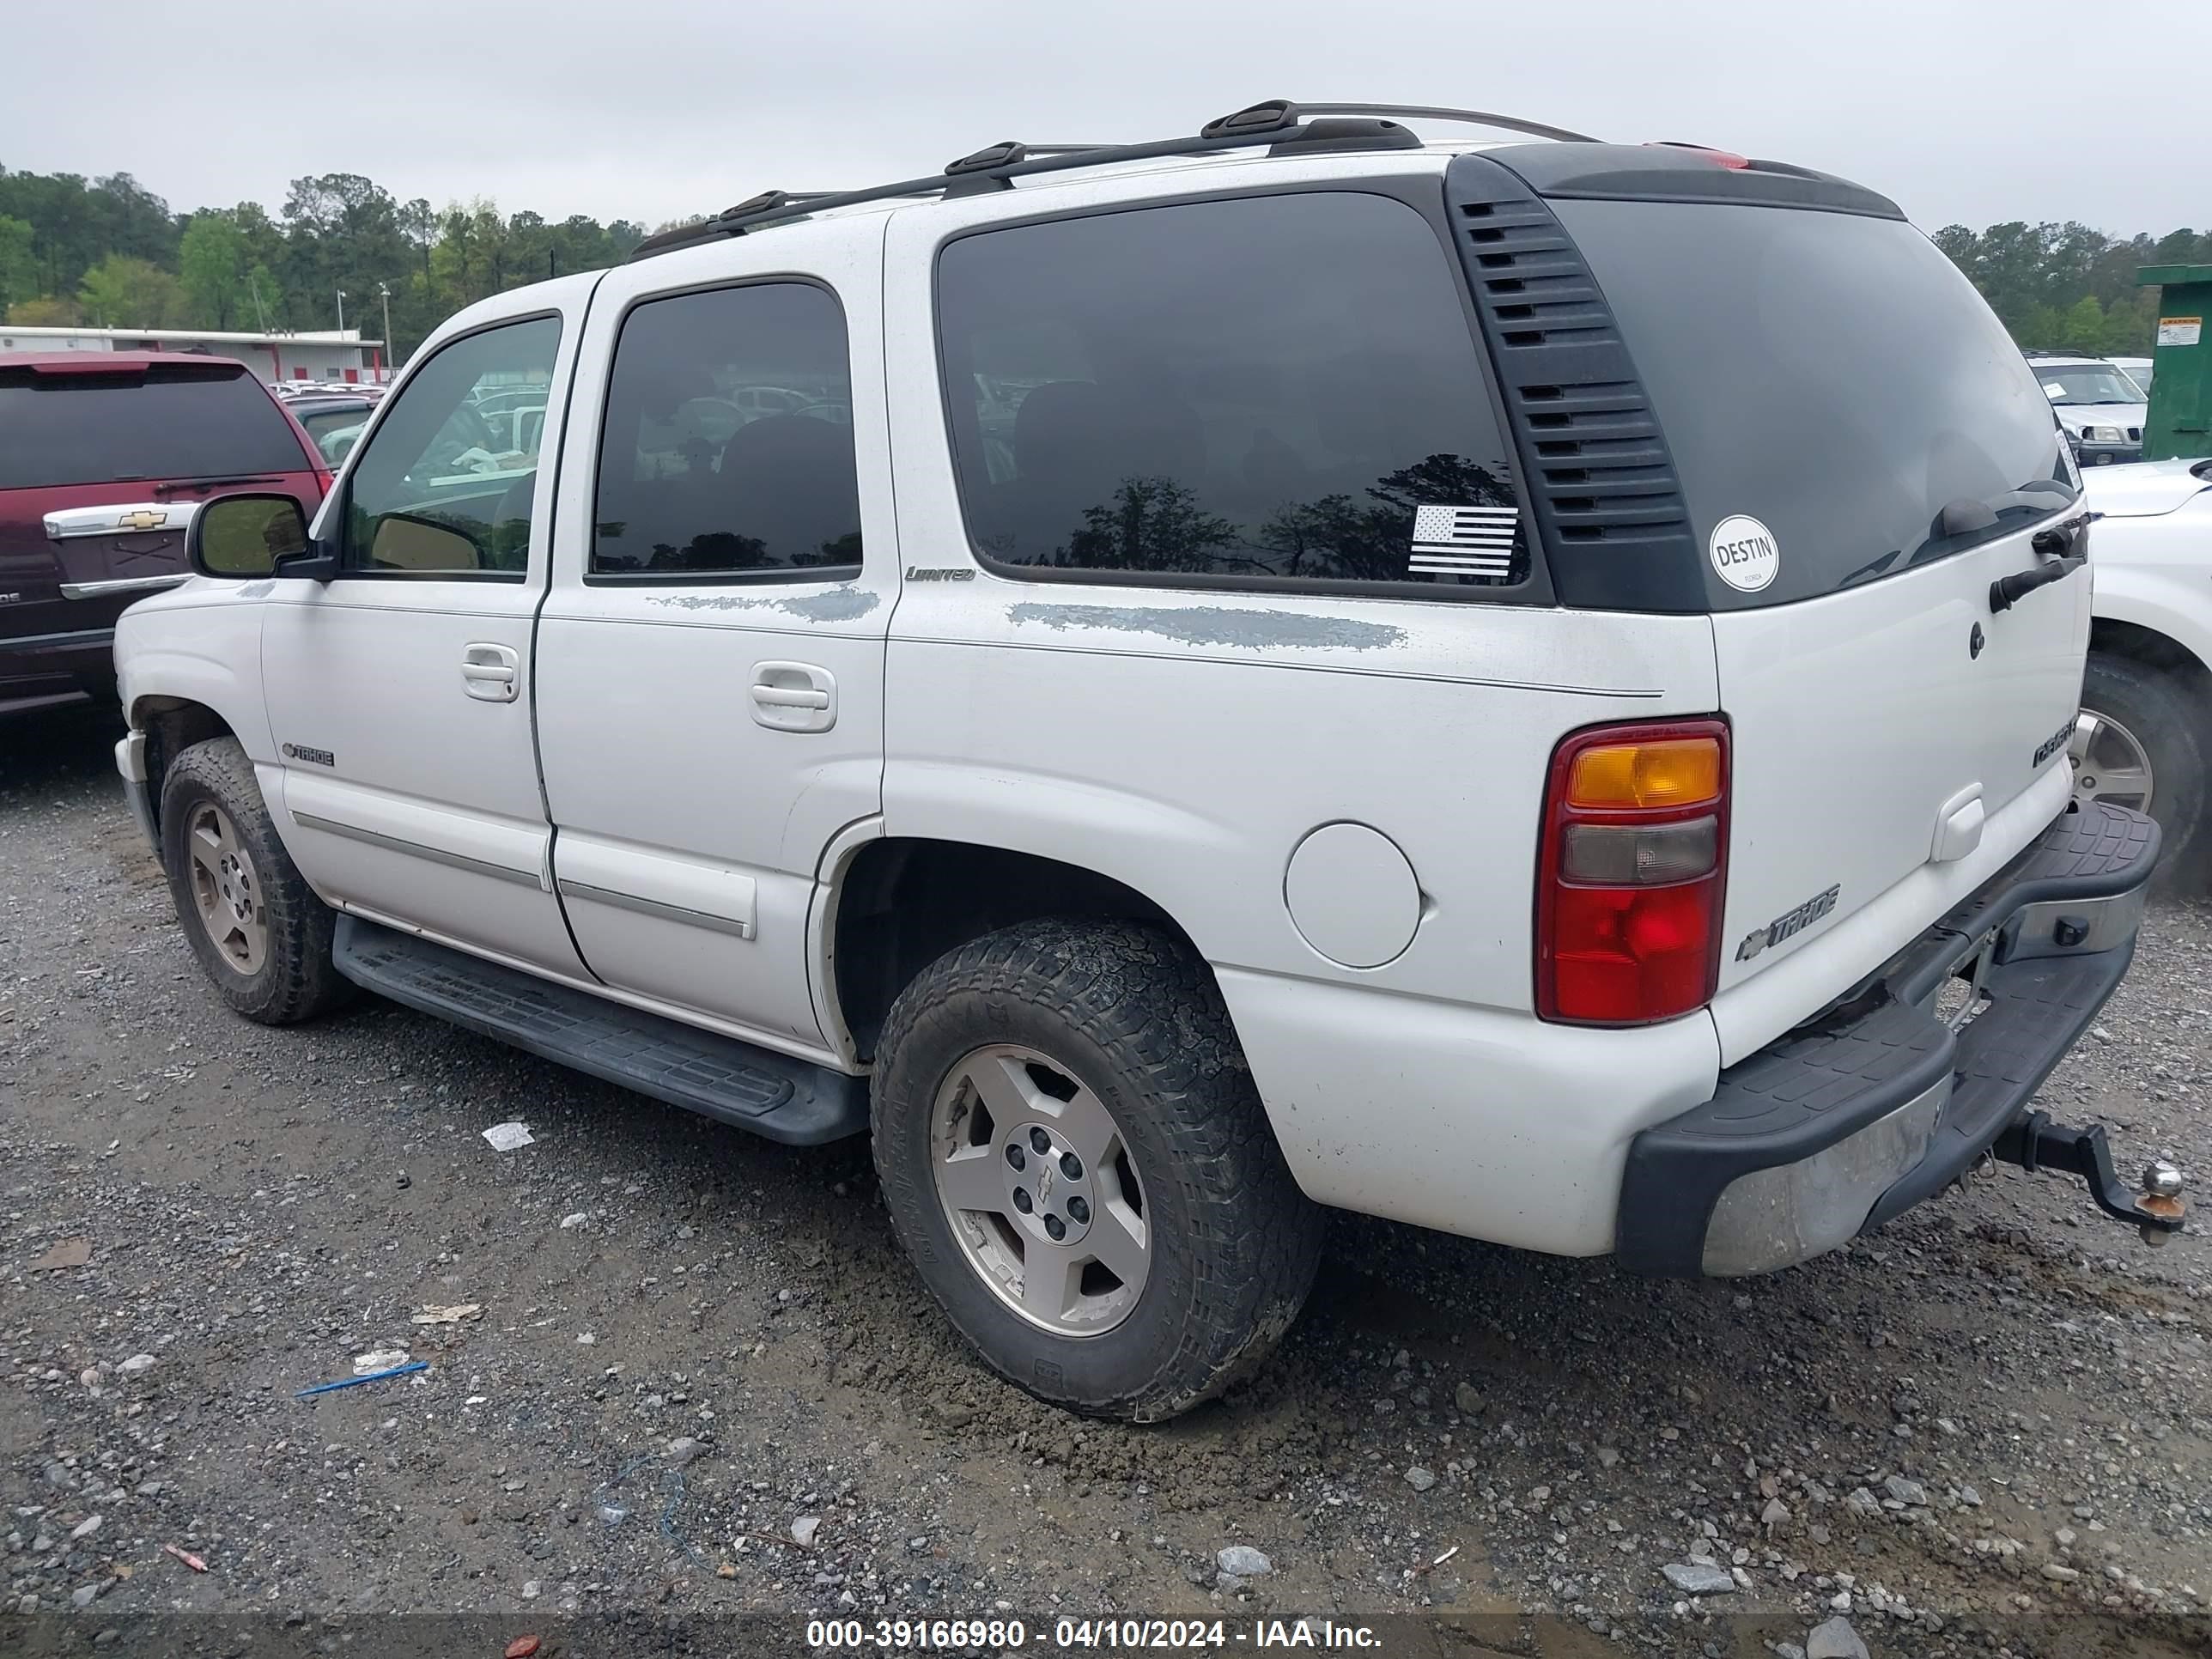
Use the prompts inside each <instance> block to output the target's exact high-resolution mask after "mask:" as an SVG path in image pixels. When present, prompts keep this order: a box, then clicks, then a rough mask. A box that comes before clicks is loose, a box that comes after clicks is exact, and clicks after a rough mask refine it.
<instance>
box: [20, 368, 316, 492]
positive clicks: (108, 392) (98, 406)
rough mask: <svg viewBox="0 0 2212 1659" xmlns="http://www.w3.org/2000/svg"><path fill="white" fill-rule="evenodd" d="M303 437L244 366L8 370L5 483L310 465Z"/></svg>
mask: <svg viewBox="0 0 2212 1659" xmlns="http://www.w3.org/2000/svg"><path fill="white" fill-rule="evenodd" d="M309 465H310V463H309V461H308V459H307V455H306V453H304V452H303V451H302V450H301V447H300V440H299V438H298V437H297V435H295V434H294V432H293V430H292V428H291V427H290V426H289V425H288V424H287V423H286V422H285V420H284V416H283V414H282V413H281V412H279V411H278V410H277V408H276V404H275V403H274V402H272V401H271V400H270V396H269V394H268V392H265V391H264V390H263V389H262V386H261V384H260V382H259V381H258V380H255V379H254V378H253V377H252V375H251V374H246V372H245V371H244V370H242V369H237V368H213V367H210V368H205V369H203V368H197V367H192V366H189V365H180V366H177V367H171V366H168V365H166V364H165V365H161V366H158V367H155V368H149V369H148V370H146V371H145V373H144V374H143V376H142V375H140V374H136V373H132V374H33V373H32V372H31V371H30V370H29V369H27V368H0V489H40V488H44V487H46V486H48V485H52V484H76V483H121V482H126V481H134V480H137V479H141V478H143V479H148V480H156V481H158V480H167V479H179V478H235V477H263V476H273V475H275V474H278V473H286V472H304V471H307V468H308V466H309Z"/></svg>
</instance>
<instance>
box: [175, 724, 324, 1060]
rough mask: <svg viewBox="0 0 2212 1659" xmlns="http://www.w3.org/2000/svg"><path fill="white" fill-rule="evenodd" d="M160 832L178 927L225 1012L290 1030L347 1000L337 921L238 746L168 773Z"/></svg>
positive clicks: (212, 742) (203, 753) (192, 753)
mask: <svg viewBox="0 0 2212 1659" xmlns="http://www.w3.org/2000/svg"><path fill="white" fill-rule="evenodd" d="M161 863H162V866H164V868H166V869H167V872H168V875H169V891H170V893H171V895H172V896H173V897H174V899H175V900H176V905H177V920H178V921H179V922H180V923H182V924H183V926H184V929H185V938H186V939H189V940H190V941H191V947H192V954H193V955H194V956H197V957H198V958H199V959H200V966H201V967H202V968H204V969H206V970H207V975H208V977H209V978H210V980H212V981H215V987H216V991H217V992H219V993H220V994H222V1000H224V1001H225V1002H227V1003H228V1004H229V1005H230V1006H232V1007H233V1008H234V1009H235V1010H236V1011H237V1012H240V1013H241V1014H243V1015H245V1016H246V1018H248V1019H251V1020H255V1021H258V1022H259V1023H260V1024H264V1025H290V1024H295V1023H296V1022H298V1021H300V1020H303V1019H312V1018H313V1017H314V1016H315V1015H317V1014H319V1013H321V1012H324V1011H325V1009H328V1008H331V1007H334V1006H337V1004H338V1003H340V1002H342V1001H343V1000H345V999H346V996H347V994H349V991H350V989H351V987H350V986H349V984H348V982H347V981H345V980H344V979H343V977H342V976H341V975H339V973H338V970H337V967H336V966H335V965H334V964H333V963H332V961H331V932H332V929H333V928H334V927H336V926H337V915H336V914H335V913H334V912H333V911H332V910H331V908H330V907H329V906H328V905H326V904H325V903H324V902H322V901H321V900H320V899H319V898H317V897H316V896H315V895H314V893H313V890H311V889H310V888H309V887H308V885H307V881H306V880H305V878H302V877H301V874H300V872H299V868H298V866H295V864H294V863H293V862H292V855H291V854H289V853H288V852H286V851H285V850H284V843H283V842H282V841H280V840H279V839H278V838H277V835H276V824H275V823H272V822H271V821H270V817H269V808H268V806H267V805H266V804H265V803H264V801H263V800H262V799H261V787H260V785H259V784H258V783H256V782H255V781H254V777H253V763H252V762H251V761H249V760H248V759H246V750H244V749H243V748H241V747H240V744H239V742H238V739H237V738H209V739H208V740H207V741H206V742H204V743H196V744H193V745H192V746H191V748H189V749H187V750H184V752H183V753H181V754H179V756H178V757H176V759H175V760H173V761H172V762H171V763H169V769H168V772H167V775H165V776H164V777H163V778H162V780H161Z"/></svg>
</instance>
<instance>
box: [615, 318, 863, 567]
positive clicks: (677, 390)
mask: <svg viewBox="0 0 2212 1659" xmlns="http://www.w3.org/2000/svg"><path fill="white" fill-rule="evenodd" d="M852 400H853V390H852V371H851V368H850V366H849V363H848V358H847V354H846V343H845V318H844V313H842V311H841V310H840V309H839V307H838V305H837V301H836V298H835V297H834V296H833V295H831V294H830V293H829V290H828V289H823V288H818V287H817V286H815V285H814V284H813V283H795V282H784V283H751V284H748V285H746V286H744V287H742V288H724V289H709V290H707V291H705V292H702V293H696V294H682V295H673V296H671V297H670V298H668V299H665V300H652V301H647V302H646V303H644V304H642V305H640V306H638V307H636V308H635V309H634V310H633V311H631V313H629V316H628V317H627V318H626V319H623V326H622V336H621V337H620V339H619V340H618V341H617V343H616V345H615V359H614V372H613V376H612V379H611V381H610V383H609V385H608V388H607V415H606V427H605V432H604V433H603V434H602V435H601V438H600V444H599V497H598V506H597V509H596V511H595V512H594V513H593V518H594V520H596V523H595V526H594V534H593V536H592V563H591V574H592V575H593V576H595V577H598V578H601V579H615V580H620V579H623V578H625V577H627V578H631V579H639V580H666V579H668V578H670V577H671V576H674V577H697V576H744V575H749V574H766V575H770V576H773V575H776V574H788V573H795V572H799V571H805V573H806V574H808V576H810V577H811V578H814V579H817V580H818V579H821V578H823V577H835V576H839V575H848V574H853V573H854V572H856V571H857V570H858V569H859V568H860V491H859V487H858V484H857V483H856V481H855V477H854V465H853V402H852Z"/></svg>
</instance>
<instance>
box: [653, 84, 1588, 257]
mask: <svg viewBox="0 0 2212 1659" xmlns="http://www.w3.org/2000/svg"><path fill="white" fill-rule="evenodd" d="M1395 118H1405V119H1407V120H1430V121H1459V122H1465V123H1468V124H1470V125H1477V126H1486V127H1495V128H1497V129H1498V130H1499V131H1504V132H1525V133H1528V134H1529V135H1531V136H1532V137H1539V138H1557V139H1562V140H1565V141H1567V142H1570V143H1596V142H1597V141H1596V140H1595V139H1593V138H1591V137H1589V134H1587V133H1582V132H1575V131H1570V130H1569V129H1567V128H1565V127H1554V126H1547V125H1544V124H1543V123H1541V122H1538V121H1524V120H1522V119H1520V118H1518V117H1516V116H1510V115H1495V114H1492V113H1490V112H1486V111H1483V110H1472V109H1447V108H1443V107H1438V106H1430V105H1425V104H1295V103H1292V102H1291V100H1289V99H1287V98H1275V99H1270V100H1267V101H1266V102H1264V103H1259V104H1253V105H1250V106H1248V107H1246V108H1244V109H1240V110H1237V111H1236V112H1233V113H1231V114H1228V115H1225V116H1222V117H1220V118H1218V119H1217V120H1212V121H1209V122H1207V123H1206V125H1204V126H1203V127H1201V128H1200V129H1199V131H1198V134H1197V136H1196V137H1188V138H1162V139H1156V140H1154V141H1152V142H1151V143H1140V144H1024V143H1020V142H1018V141H1017V140H1013V139H1008V140H1006V142H1004V143H996V144H987V145H986V146H985V147H984V148H982V149H979V150H976V151H975V152H973V153H972V154H970V155H963V156H961V157H959V158H958V159H957V160H956V161H951V162H948V163H947V164H946V165H945V170H944V171H943V172H942V173H935V174H933V175H931V176H930V177H927V178H922V179H900V180H899V181H898V182H896V183H895V184H889V185H871V186H869V187H868V188H866V189H865V190H848V191H781V190H768V191H762V192H761V193H760V194H759V195H757V196H753V197H747V198H746V199H745V200H744V201H742V202H739V203H738V204H736V205H735V206H734V207H728V208H725V209H724V210H722V211H721V212H720V213H719V214H717V215H715V216H714V217H713V218H711V219H702V220H700V221H698V222H696V223H693V224H689V225H677V226H674V227H671V228H669V229H667V230H664V231H662V232H661V233H660V234H658V235H656V236H648V237H647V238H646V240H643V241H642V242H640V243H639V244H638V245H637V246H636V248H635V250H633V251H632V252H631V254H630V256H629V257H630V258H631V259H632V260H634V261H635V260H638V259H649V258H652V257H653V255H655V254H657V253H666V252H671V250H673V249H676V248H679V247H689V246H691V245H692V244H693V243H695V242H704V241H709V240H713V239H714V238H715V237H718V236H743V235H746V234H749V233H750V232H752V231H756V230H759V229H762V228H764V227H766V226H769V225H772V224H777V223H781V222H785V221H787V220H793V219H803V218H805V217H806V216H808V215H810V214H814V213H819V212H822V211H823V210H826V209H829V208H842V207H854V206H857V205H859V204H861V203H864V202H882V201H890V200H894V199H896V198H897V197H902V196H938V197H956V196H965V195H969V194H974V193H977V192H981V191H998V190H1011V189H1012V188H1013V181H1014V180H1015V179H1022V178H1029V177H1030V176H1032V175H1034V174H1036V173H1061V172H1066V171H1067V170H1068V169H1070V168H1073V167H1109V166H1112V165H1114V164H1115V163H1116V162H1122V161H1152V160H1154V159H1158V158H1163V157H1166V156H1171V155H1203V154H1206V153H1207V152H1209V151H1212V150H1218V149H1253V148H1255V147H1257V146H1260V145H1263V144H1264V145H1266V146H1267V147H1268V148H1269V149H1270V152H1271V153H1274V154H1281V153H1284V152H1285V151H1288V152H1291V153H1296V152H1297V151H1299V150H1301V149H1303V150H1306V151H1309V152H1310V151H1314V150H1327V149H1407V148H1415V147H1418V146H1419V143H1420V140H1419V138H1417V137H1414V136H1413V134H1412V133H1411V132H1410V131H1407V129H1406V128H1404V127H1403V126H1401V125H1399V122H1398V120H1396V119H1395Z"/></svg>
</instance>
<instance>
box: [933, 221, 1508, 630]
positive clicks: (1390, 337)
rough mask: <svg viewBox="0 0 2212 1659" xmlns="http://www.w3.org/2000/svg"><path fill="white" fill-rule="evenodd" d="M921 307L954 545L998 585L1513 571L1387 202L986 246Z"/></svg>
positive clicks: (965, 241)
mask: <svg viewBox="0 0 2212 1659" xmlns="http://www.w3.org/2000/svg"><path fill="white" fill-rule="evenodd" d="M938 295H939V317H938V323H939V336H940V343H941V356H942V360H943V365H944V372H945V403H946V407H947V410H948V411H949V413H950V416H951V422H952V437H953V447H954V451H955V454H956V457H957V464H958V470H959V480H960V492H961V501H962V504H963V509H964V511H965V513H966V515H967V520H968V526H969V535H970V537H971V538H972V539H973V540H974V542H975V546H976V548H977V550H978V551H979V552H980V554H981V556H982V557H983V558H984V559H985V561H986V562H991V563H994V564H996V565H998V566H1000V567H1011V568H1009V569H1008V571H1007V574H1013V575H1027V574H1039V573H1041V572H1042V571H1045V570H1057V571H1071V572H1073V571H1081V572H1084V573H1085V575H1086V577H1089V576H1091V573H1098V574H1097V577H1095V578H1093V579H1099V580H1109V581H1112V580H1121V581H1130V582H1149V583H1153V584H1158V585H1174V584H1182V585H1197V586H1207V585H1212V586H1261V587H1271V586H1283V585H1285V583H1286V582H1288V583H1295V584H1297V585H1300V586H1304V585H1307V584H1310V583H1314V582H1339V583H1342V582H1358V583H1362V584H1371V583H1389V584H1391V585H1393V586H1399V585H1403V586H1406V587H1407V588H1408V589H1409V590H1411V591H1413V592H1422V593H1425V594H1426V595H1431V596H1433V595H1434V594H1436V593H1437V592H1439V591H1440V590H1442V591H1449V590H1456V589H1475V590H1481V589H1486V588H1495V587H1498V586H1505V585H1509V584H1510V583H1514V582H1517V581H1519V580H1523V579H1524V578H1525V577H1526V575H1527V574H1528V553H1527V546H1526V542H1525V538H1524V536H1523V532H1522V529H1521V526H1520V512H1519V504H1518V500H1517V497H1516V493H1515V490H1514V488H1513V475H1512V469H1511V466H1510V463H1509V461H1508V459H1507V453H1508V452H1507V447H1506V441H1505V438H1504V433H1503V431H1502V429H1501V428H1500V426H1499V423H1498V419H1497V417H1496V415H1495V413H1494V410H1493V407H1492V402H1491V398H1490V392H1489V389H1488V386H1487V385H1486V380H1485V376H1484V371H1483V367H1482V360H1481V356H1480V352H1479V351H1478V349H1477V348H1476V345H1475V342H1474V335H1473V332H1472V331H1471V329H1470V327H1469V325H1468V319H1467V315H1466V312H1465V308H1464V301H1463V297H1462V292H1461V286H1460V282H1459V278H1458V276H1457V275H1456V273H1455V270H1454V268H1453V266H1452V264H1450V261H1449V257H1448V255H1447V253H1446V252H1445V250H1444V248H1443V245H1442V244H1441V243H1440V242H1439V241H1438V240H1437V236H1436V234H1435V232H1434V231H1433V230H1432V229H1431V228H1430V226H1429V224H1428V222H1426V221H1425V220H1424V219H1423V218H1422V217H1421V216H1420V215H1419V213H1417V212H1415V211H1414V210H1413V209H1412V208H1410V207H1408V206H1407V205H1406V204H1404V203H1402V202H1399V201H1396V200H1394V199H1392V198H1390V197H1385V196H1379V195H1375V194H1371V193H1367V192H1362V191H1316V192H1311V193H1306V192H1300V193H1295V194H1285V195H1279V196H1267V197H1248V198H1242V199H1237V200H1231V201H1218V202H1205V203H1194V204H1184V205H1178V206H1174V207H1163V208H1145V209H1139V210H1130V211H1123V212H1114V213H1101V214H1095V215H1088V216H1082V217H1076V218H1066V219H1058V220H1051V221H1048V222H1043V223H1039V224H1031V225H1022V226H1017V227H1013V228H1008V229H1005V230H994V231H987V232H983V233H981V234H975V235H972V236H968V237H963V238H962V239H961V240H957V241H955V242H953V243H951V245H950V246H947V247H946V248H945V252H944V253H943V255H942V256H941V258H940V260H939V267H938Z"/></svg>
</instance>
